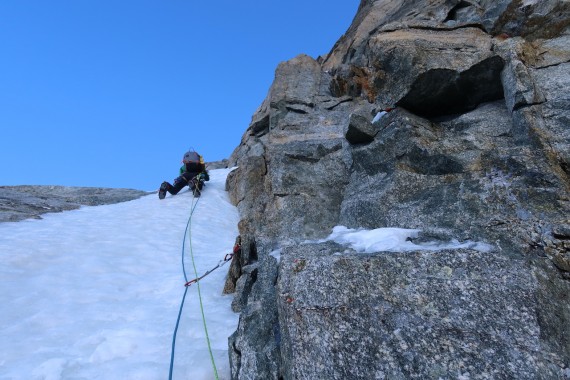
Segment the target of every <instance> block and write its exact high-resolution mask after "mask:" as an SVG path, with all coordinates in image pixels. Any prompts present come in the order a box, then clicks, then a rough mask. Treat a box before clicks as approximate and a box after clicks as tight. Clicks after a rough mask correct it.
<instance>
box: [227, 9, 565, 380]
mask: <svg viewBox="0 0 570 380" xmlns="http://www.w3.org/2000/svg"><path fill="white" fill-rule="evenodd" d="M568 94H570V2H568V1H555V0H545V1H533V0H499V1H487V0H480V1H460V0H446V1H444V0H419V1H414V2H409V1H403V0H402V1H388V0H376V1H373V0H362V1H361V4H360V7H359V9H358V12H357V14H356V16H355V18H354V20H353V23H352V25H351V26H350V28H349V29H348V30H347V32H346V33H345V35H344V36H342V37H341V38H340V39H339V41H338V42H337V44H336V45H335V46H334V47H333V49H332V50H331V52H330V53H329V54H328V55H326V56H324V57H319V58H318V59H313V58H311V57H308V56H305V55H300V56H298V57H295V58H294V59H292V60H290V61H287V62H283V63H281V64H280V65H279V66H278V67H277V69H276V74H275V81H274V83H273V84H272V86H271V88H270V90H269V93H268V95H267V98H266V99H265V100H264V101H263V103H262V104H261V106H260V107H259V109H258V110H257V111H256V112H255V114H254V115H253V117H252V122H251V124H250V126H249V128H248V129H247V131H246V132H245V134H244V136H243V138H242V141H241V143H240V145H239V146H238V147H237V148H236V150H235V151H234V153H233V154H232V156H231V157H230V159H229V162H228V166H237V167H238V168H237V169H236V170H234V171H233V172H232V173H230V176H229V178H228V182H227V186H228V190H229V191H230V196H231V198H232V201H233V202H234V203H235V204H236V205H237V207H238V209H239V211H240V215H241V221H240V225H239V229H240V233H241V237H242V254H241V255H240V257H239V263H237V262H236V264H235V265H238V269H237V270H236V271H235V273H240V274H241V276H240V277H239V278H238V279H237V281H236V285H235V289H236V295H235V300H234V305H233V306H234V310H236V311H240V312H241V318H240V323H239V327H238V329H237V331H236V333H235V334H234V335H233V336H232V337H231V339H230V352H231V353H230V356H231V362H232V376H233V378H234V379H259V378H263V379H280V378H282V379H408V378H417V379H439V378H441V379H457V378H464V379H467V378H469V379H496V378H512V379H563V378H568V377H570V369H569V368H570V243H569V242H570V169H569V168H570V156H569V155H570V97H569V96H568ZM391 108H394V109H393V110H392V111H391V112H388V113H387V114H386V115H384V116H383V117H382V118H375V116H376V115H378V113H379V112H381V111H383V110H386V109H391ZM337 225H344V226H347V227H349V228H366V229H374V228H380V227H402V228H415V229H420V230H422V231H423V232H422V235H421V236H422V237H421V239H422V240H423V241H428V242H429V241H432V242H445V241H450V240H452V239H456V240H459V241H466V240H473V241H481V242H486V243H487V244H489V245H491V246H492V247H493V248H492V249H491V250H489V251H487V252H479V251H474V250H469V249H458V250H441V251H437V252H424V251H418V252H375V253H371V254H367V255H362V254H357V253H356V252H354V251H352V250H351V249H348V248H346V247H339V246H338V245H336V244H334V243H330V242H320V241H322V240H321V239H323V238H325V237H326V236H327V235H329V234H330V232H331V229H332V228H333V227H334V226H337ZM300 263H303V265H301V264H300Z"/></svg>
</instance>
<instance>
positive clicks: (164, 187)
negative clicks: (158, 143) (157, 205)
mask: <svg viewBox="0 0 570 380" xmlns="http://www.w3.org/2000/svg"><path fill="white" fill-rule="evenodd" d="M182 163H183V165H182V167H181V168H180V176H178V177H177V178H176V179H174V185H171V184H170V183H168V182H166V181H164V182H163V183H162V184H161V185H160V188H159V189H158V198H159V199H164V197H166V192H167V191H168V192H169V193H170V194H172V195H176V194H178V192H179V191H180V190H182V188H183V187H184V186H186V185H188V186H190V190H192V193H193V194H194V196H195V197H199V196H200V193H201V191H202V188H203V187H204V181H209V180H210V176H209V174H208V171H207V170H206V165H205V164H204V158H203V157H202V156H201V155H199V154H198V153H196V152H195V151H193V150H190V151H188V152H186V153H184V157H182Z"/></svg>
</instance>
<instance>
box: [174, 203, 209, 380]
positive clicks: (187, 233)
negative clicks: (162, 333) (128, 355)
mask: <svg viewBox="0 0 570 380" xmlns="http://www.w3.org/2000/svg"><path fill="white" fill-rule="evenodd" d="M194 201H195V202H194ZM199 201H200V198H199V197H193V199H192V205H191V207H190V216H189V217H188V222H187V223H186V229H185V230H184V238H183V240H182V255H181V256H182V273H183V274H184V281H185V282H186V283H188V276H187V275H186V265H185V264H184V256H185V252H186V236H188V243H189V246H190V256H191V258H192V265H193V267H194V273H195V274H196V277H198V272H197V270H196V264H195V262H194V253H193V251H192V215H194V210H196V206H198V202H199ZM196 284H197V286H198V298H199V300H200V309H201V311H202V322H203V324H204V331H205V332H206V341H207V342H208V350H209V351H210V359H211V360H212V366H213V368H214V375H215V378H216V380H217V379H218V370H217V368H216V363H215V361H214V355H213V353H212V347H211V345H210V337H209V336H208V328H207V326H206V317H205V315H204V305H203V304H202V294H201V291H200V283H199V281H197V282H196ZM187 293H188V286H185V287H184V294H183V295H182V301H181V302H180V308H179V310H178V318H177V319H176V326H175V327H174V333H173V335H172V349H171V353H170V371H169V374H168V379H169V380H172V373H173V371H174V352H175V349H176V335H177V333H178V327H179V325H180V318H181V316H182V310H183V308H184V302H185V300H186V294H187Z"/></svg>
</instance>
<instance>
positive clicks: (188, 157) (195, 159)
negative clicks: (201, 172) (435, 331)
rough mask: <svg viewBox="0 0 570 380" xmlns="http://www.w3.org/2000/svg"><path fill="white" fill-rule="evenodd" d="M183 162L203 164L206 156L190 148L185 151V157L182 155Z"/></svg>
mask: <svg viewBox="0 0 570 380" xmlns="http://www.w3.org/2000/svg"><path fill="white" fill-rule="evenodd" d="M182 162H183V163H185V164H189V163H197V164H203V163H204V158H203V157H202V156H201V155H199V154H198V153H197V152H194V151H193V150H190V151H188V152H186V153H184V157H182Z"/></svg>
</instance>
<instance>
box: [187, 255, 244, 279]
mask: <svg viewBox="0 0 570 380" xmlns="http://www.w3.org/2000/svg"><path fill="white" fill-rule="evenodd" d="M237 249H238V250H239V247H238V248H237ZM235 252H237V250H236V247H234V252H233V253H228V254H227V255H225V256H224V258H223V259H222V260H220V261H219V262H218V265H216V266H215V267H213V268H212V269H210V270H209V271H207V272H206V273H204V274H203V275H201V276H200V277H196V278H195V279H193V280H190V281H188V282H187V283H185V284H184V286H186V287H188V286H190V285H192V284H195V283H196V282H198V281H200V280H201V279H203V278H204V277H206V276H207V275H209V274H210V273H212V272H213V271H215V270H216V269H218V268H220V267H223V266H224V264H225V263H227V262H228V261H231V259H232V258H233V257H234V253H235Z"/></svg>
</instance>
